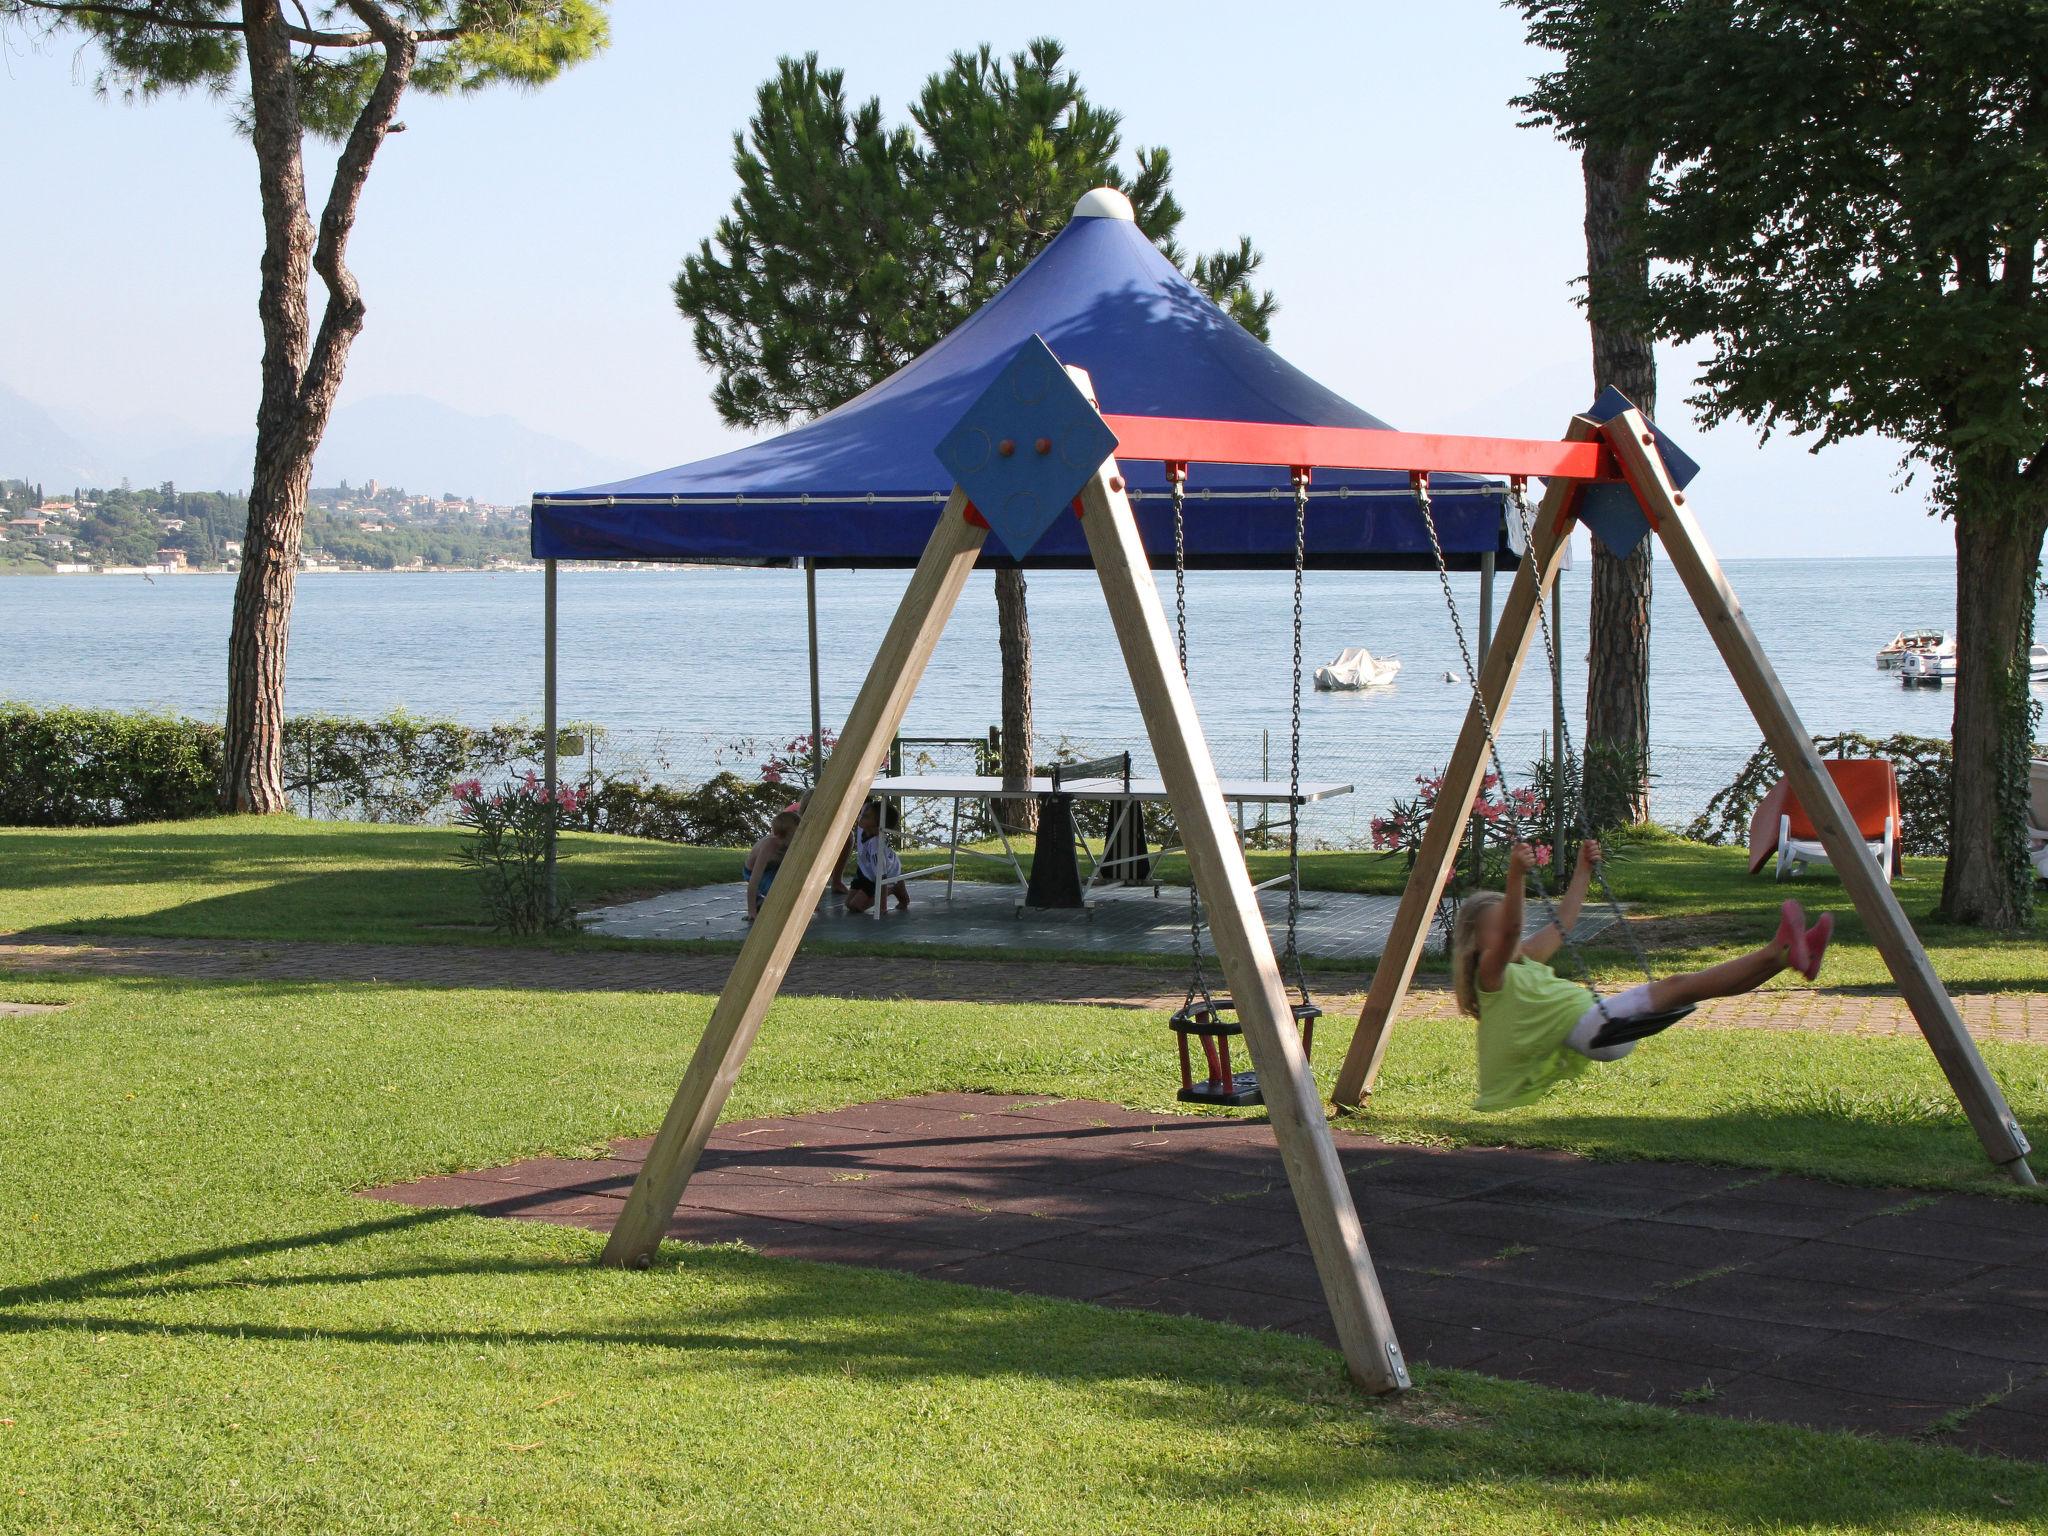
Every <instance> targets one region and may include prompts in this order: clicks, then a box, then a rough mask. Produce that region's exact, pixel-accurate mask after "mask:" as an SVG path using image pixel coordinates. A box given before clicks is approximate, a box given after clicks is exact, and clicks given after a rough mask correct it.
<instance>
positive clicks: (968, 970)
mask: <svg viewBox="0 0 2048 1536" xmlns="http://www.w3.org/2000/svg"><path fill="white" fill-rule="evenodd" d="M732 960H733V957H732V955H731V954H730V953H706V952H704V951H701V950H682V949H678V950H672V951H653V950H599V949H578V950H566V949H513V948H491V949H485V948H477V947H465V946H457V945H429V944H420V945H411V944H324V943H322V944H316V943H284V942H273V941H268V940H259V939H148V938H134V937H129V936H127V935H119V936H115V935H97V934H96V935H86V936H74V935H70V934H51V933H13V934H0V971H8V972H15V973H19V974H31V975H45V974H47V975H61V974H88V975H102V976H164V977H174V978H185V979H188V980H204V981H385V982H396V983H401V984H404V985H408V986H430V987H511V988H522V989H526V988H533V989H541V990H547V991H567V992H591V991H596V992H702V993H712V992H716V991H718V990H719V988H720V987H721V986H722V985H723V984H724V982H725V975H726V972H727V971H728V970H730V969H731V967H732ZM1312 980H1313V981H1314V984H1315V987H1316V991H1317V994H1318V998H1319V1000H1320V1001H1321V1002H1322V1003H1323V1004H1324V1006H1325V1007H1326V1008H1327V1009H1328V1010H1329V1011H1330V1012H1331V1013H1332V1014H1335V1015H1337V1016H1339V1017H1340V1018H1341V1017H1342V1016H1343V1015H1344V1014H1346V1013H1356V1011H1357V1009H1358V1006H1359V1004H1360V1003H1361V1002H1362V1001H1363V1000H1364V995H1365V991H1366V988H1367V987H1368V986H1369V985H1370V984H1371V981H1372V975H1371V972H1370V971H1365V972H1355V971H1344V972H1327V973H1326V972H1317V973H1316V974H1315V976H1314V977H1313V978H1312ZM783 990H784V991H786V992H790V993H793V994H798V995H803V996H813V997H883V998H909V999H913V1000H916V1001H920V1002H970V1003H1046V1002H1050V1003H1076V1004H1091V1005H1097V1006H1102V1007H1111V1008H1146V1009H1170V1008H1175V1007H1178V1006H1179V1005H1180V1002H1181V1000H1182V991H1181V976H1180V973H1179V971H1178V970H1174V969H1163V968H1153V967H1149V966H1134V965H1102V964H1092V963H1089V962H1085V961H1074V962H1071V963H1058V962H1050V963H1049V962H1040V961H1033V962H1031V963H1030V964H1019V963H1017V962H1015V961H1007V960H938V959H896V958H889V957H884V956H879V955H878V956H863V955H843V954H834V955H819V954H799V955H798V956H797V959H796V963H795V965H794V966H792V967H791V969H790V975H789V980H788V981H787V982H786V983H785V985H784V988H783ZM1956 1005H1957V1007H1958V1008H1960V1009H1961V1011H1962V1015H1963V1021H1964V1023H1966V1024H1967V1025H1968V1026H1969V1028H1970V1031H1971V1033H1973V1034H1975V1035H1977V1036H1979V1037H1981V1038H1985V1039H1997V1040H2024V1041H2034V1042H2038V1043H2043V1044H2048V992H1978V993H1964V994H1961V995H1959V996H1958V997H1957V998H1956ZM1453 1011H1454V1009H1453V1007H1452V1004H1451V1000H1450V996H1449V994H1448V993H1447V992H1446V991H1445V990H1444V989H1443V987H1442V986H1441V984H1438V983H1433V982H1431V981H1429V980H1427V979H1424V980H1422V981H1419V982H1418V983H1417V986H1416V990H1415V991H1414V993H1412V994H1411V999H1410V1001H1409V1003H1408V1004H1407V1005H1406V1007H1405V1012H1406V1015H1407V1016H1408V1017H1410V1018H1415V1017H1421V1016H1424V1015H1431V1014H1434V1015H1439V1016H1448V1015H1450V1014H1451V1013H1452V1012H1453ZM1702 1025H1704V1026H1709V1027H1713V1026H1719V1027H1721V1028H1733V1029H1781V1030H1802V1031H1808V1032H1816V1033H1818V1032H1825V1033H1828V1034H1845V1035H1896V1034H1911V1033H1914V1032H1915V1025H1914V1023H1913V1019H1912V1015H1910V1014H1909V1013H1908V1012H1907V1011H1906V1008H1905V1005H1904V1004H1903V1003H1901V1002H1900V1001H1899V999H1898V997H1897V996H1896V995H1894V994H1891V993H1887V992H1879V991H1869V990H1833V989H1826V988H1817V989H1816V988H1804V989H1802V988H1786V989H1782V990H1777V989H1774V990H1772V991H1769V992H1762V993H1757V994H1755V995H1753V996H1750V997H1740V998H1723V999H1720V1000H1718V1001H1716V1002H1711V1003H1708V1004H1706V1005H1705V1006H1704V1007H1702V1008H1701V1009H1700V1011H1699V1013H1698V1015H1696V1016H1695V1018H1694V1020H1693V1021H1692V1024H1691V1025H1689V1026H1688V1027H1698V1026H1702Z"/></svg>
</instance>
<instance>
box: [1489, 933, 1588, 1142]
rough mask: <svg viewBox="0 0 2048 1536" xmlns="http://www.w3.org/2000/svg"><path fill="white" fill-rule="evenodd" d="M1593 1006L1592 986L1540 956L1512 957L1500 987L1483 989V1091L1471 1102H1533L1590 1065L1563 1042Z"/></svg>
mask: <svg viewBox="0 0 2048 1536" xmlns="http://www.w3.org/2000/svg"><path fill="white" fill-rule="evenodd" d="M1592 1006H1593V994H1592V993H1591V992H1589V991H1588V990H1587V989H1586V988H1584V987H1582V986H1580V985H1579V984H1578V983H1577V982H1575V981H1567V980H1565V979H1564V978H1563V977H1562V976H1560V975H1558V974H1557V972H1555V971H1553V970H1552V969H1551V968H1550V967H1549V966H1547V965H1545V964H1544V963H1543V962H1542V961H1540V960H1531V959H1530V958H1529V957H1528V956H1526V955H1523V956H1520V957H1518V958H1517V959H1515V960H1513V961H1511V962H1510V963H1509V965H1508V968H1507V970H1506V971H1505V972H1504V973H1503V974H1502V976H1501V983H1500V990H1499V991H1498V992H1489V991H1487V990H1486V989H1485V988H1484V987H1481V988H1480V989H1479V1031H1478V1033H1479V1097H1478V1098H1477V1099H1475V1100H1473V1102H1472V1107H1473V1108H1474V1109H1482V1110H1486V1109H1515V1108H1517V1107H1519V1106H1520V1105H1523V1104H1533V1103H1535V1102H1536V1101H1537V1100H1538V1099H1540V1098H1542V1097H1543V1095H1544V1094H1546V1093H1548V1092H1549V1091H1550V1090H1551V1089H1552V1088H1555V1087H1556V1086H1557V1085H1558V1084H1559V1083H1561V1082H1563V1081H1564V1080H1565V1079H1566V1078H1570V1077H1577V1076H1578V1075H1579V1074H1580V1073H1581V1072H1583V1071H1585V1070H1586V1068H1587V1067H1589V1066H1591V1065H1592V1062H1591V1061H1590V1060H1589V1059H1588V1058H1587V1057H1584V1056H1581V1055H1580V1054H1579V1053H1578V1052H1577V1051H1574V1050H1568V1049H1567V1048H1566V1047H1565V1043H1564V1042H1565V1037H1566V1036H1567V1035H1569V1034H1570V1033H1571V1032H1572V1026H1573V1025H1575V1024H1577V1023H1578V1022H1579V1019H1580V1018H1581V1017H1582V1016H1583V1015H1584V1014H1585V1012H1586V1010H1587V1009H1588V1008H1591V1007H1592Z"/></svg>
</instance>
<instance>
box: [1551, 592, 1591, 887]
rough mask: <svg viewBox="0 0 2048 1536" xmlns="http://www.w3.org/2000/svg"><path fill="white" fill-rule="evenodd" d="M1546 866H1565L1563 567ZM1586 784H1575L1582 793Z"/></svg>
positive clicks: (1555, 628) (1555, 624)
mask: <svg viewBox="0 0 2048 1536" xmlns="http://www.w3.org/2000/svg"><path fill="white" fill-rule="evenodd" d="M1550 641H1551V651H1550V784H1551V789H1552V795H1551V798H1552V800H1553V801H1555V802H1556V803H1555V804H1554V805H1552V806H1551V809H1550V867H1551V868H1552V869H1569V868H1570V867H1571V861H1570V860H1569V859H1567V858H1566V857H1565V846H1564V795H1563V793H1562V790H1563V788H1564V770H1565V760H1564V568H1563V567H1562V566H1560V567H1559V568H1558V579H1557V581H1556V582H1555V583H1553V584H1552V586H1551V588H1550ZM1585 792H1586V786H1585V784H1584V783H1583V782H1581V783H1580V785H1579V793H1580V794H1581V795H1583V794H1584V793H1585Z"/></svg>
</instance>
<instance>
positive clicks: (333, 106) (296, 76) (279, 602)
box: [0, 0, 606, 811]
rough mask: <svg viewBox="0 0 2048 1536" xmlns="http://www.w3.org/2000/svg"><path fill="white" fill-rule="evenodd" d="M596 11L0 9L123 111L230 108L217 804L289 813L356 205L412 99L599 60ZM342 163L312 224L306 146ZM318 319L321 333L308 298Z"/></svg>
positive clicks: (271, 4) (504, 3)
mask: <svg viewBox="0 0 2048 1536" xmlns="http://www.w3.org/2000/svg"><path fill="white" fill-rule="evenodd" d="M605 4H606V0H340V3H317V0H303V3H301V0H290V3H285V0H118V3H115V0H109V3H105V4H101V3H95V0H0V22H12V23H14V24H16V25H17V26H20V27H23V28H26V29H28V30H30V31H32V32H37V33H42V32H56V31H64V30H68V31H71V32H74V33H77V34H81V35H83V36H84V37H85V38H87V39H89V40H90V41H92V42H93V43H95V44H97V45H98V48H99V52H100V57H101V60H102V70H101V73H100V77H99V85H100V88H101V89H103V90H106V89H115V88H118V89H120V90H121V91H123V92H124V93H125V94H126V95H128V96H129V97H130V98H133V99H145V100H146V99H147V98H149V97H151V96H155V95H157V94H159V93H161V92H164V91H178V90H193V89H198V90H206V91H212V92H215V93H219V94H225V95H229V96H232V97H233V98H235V100H236V103H237V105H236V117H237V121H238V126H239V127H241V128H242V130H243V131H244V132H246V133H247V135H248V138H249V144H250V148H251V150H252V152H253V153H254V155H255V157H256V168H257V187H258V196H259V201H260V204H261V209H262V216H263V256H262V261H261V267H260V272H261V281H260V287H259V291H258V303H257V309H258V314H259V315H260V317H261V319H262V323H263V359H262V379H261V391H260V395H259V403H258V406H257V413H256V460H255V464H254V467H253V469H252V471H251V475H250V490H249V521H248V528H247V530H246V532H245V533H244V536H243V547H242V565H241V573H240V576H239V577H238V578H237V581H236V584H235V605H234V619H233V627H232V630H231V633H230V636H229V641H228V708H227V728H226V738H225V750H224V754H223V767H222V773H221V804H222V806H223V808H225V809H229V810H238V811H282V810H285V809H287V806H286V802H285V794H284V782H283V759H282V751H283V722H284V667H285V642H286V639H287V636H288V633H289V626H290V620H291V605H292V591H293V584H294V578H295V576H296V573H297V565H298V555H299V543H300V538H301V536H302V534H303V531H304V527H305V515H306V488H307V485H308V483H309V481H310V479H311V476H312V468H313V454H314V451H315V450H316V449H317V448H318V447H319V445H320V439H321V437H322V435H323V434H324V433H325V432H326V430H327V421H328V417H329V415H330V413H331V412H332V410H333V407H334V398H335V395H336V393H337V392H338V391H339V389H340V387H341V378H342V371H343V369H344V367H345V366H346V365H347V362H348V354H349V348H350V347H351V345H352V344H353V343H354V341H355V338H356V336H357V335H358V334H359V333H360V332H361V330H362V328H363V317H364V313H365V307H364V301H363V296H362V292H361V290H360V288H358V286H357V284H356V280H355V276H354V274H352V273H351V272H350V271H349V268H348V262H347V254H348V240H349V235H350V233H351V232H352V231H353V230H354V228H355V221H356V214H357V209H358V206H359V204H360V201H361V198H362V192H363V186H364V184H365V182H366V181H367V180H368V178H369V174H370V166H371V163H372V162H373V161H374V160H375V158H376V156H377V152H378V151H379V149H380V148H381V147H382V146H383V144H384V141H385V140H386V139H387V138H388V137H390V136H391V135H393V134H396V133H399V132H401V131H403V129H404V126H405V125H404V124H403V123H401V122H399V121H398V120H397V114H398V107H399V103H400V101H401V100H402V99H403V98H404V96H405V93H406V91H407V90H408V89H417V90H421V91H425V92H429V93H432V94H437V95H439V94H452V93H457V92H468V91H474V90H479V89H482V88H483V87H485V86H488V85H492V84H495V83H499V82H506V83H510V84H514V85H524V86H536V85H541V84H544V83H545V82H547V81H548V80H551V79H553V78H554V77H555V75H557V74H559V73H560V72H561V71H562V70H564V69H566V68H568V67H570V66H571V65H574V64H577V63H580V62H581V61H583V60H584V59H587V58H589V57H590V56H591V55H592V54H594V53H596V52H597V51H598V50H599V49H600V48H602V47H603V46H604V44H605V41H606V20H605ZM309 134H311V135H313V136H315V137H317V138H322V139H330V140H334V141H336V142H338V143H339V144H340V145H341V151H340V155H339V157H338V159H337V161H336V165H335V170H334V177H333V180H332V182H331V183H330V184H329V187H328V190H327V198H326V201H325V203H324V205H323V206H322V208H321V211H320V216H319V219H318V221H317V222H316V221H315V219H314V218H313V215H312V213H311V212H310V210H309V208H308V204H307V199H306V171H305V160H304V145H305V140H306V137H307V135H309ZM316 274H317V275H318V277H319V279H320V282H321V285H322V287H323V289H324V290H325V302H324V303H323V304H322V305H321V306H320V309H319V311H318V316H317V323H316V318H315V309H314V302H313V296H312V293H311V284H312V279H313V277H314V276H315V275H316Z"/></svg>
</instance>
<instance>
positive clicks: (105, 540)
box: [0, 480, 528, 575]
mask: <svg viewBox="0 0 2048 1536" xmlns="http://www.w3.org/2000/svg"><path fill="white" fill-rule="evenodd" d="M248 515H249V507H248V499H247V498H246V497H245V496H243V495H241V494H240V493H239V492H231V491H181V490H179V489H178V488H177V487H176V486H174V485H172V484H170V483H169V482H165V483H164V484H162V485H159V486H155V487H150V488H145V489H136V488H134V487H132V486H129V485H128V484H126V483H125V482H124V483H123V484H122V485H121V486H120V487H119V488H118V489H115V490H106V489H84V488H80V489H76V490H73V491H70V492H69V493H58V494H55V495H52V494H50V493H49V492H48V491H47V490H46V488H45V487H44V486H42V485H39V484H35V483H33V482H30V481H27V480H0V572H6V573H9V574H15V575H23V574H41V573H44V572H49V573H53V574H57V575H74V574H83V573H88V572H129V573H135V574H146V575H165V574H171V575H175V574H178V573H180V572H186V571H232V570H234V569H235V568H236V566H237V565H238V564H239V563H240V560H241V556H242V537H243V530H244V528H245V527H246V526H247V523H248ZM527 549H528V546H527V512H526V508H524V507H506V506H496V505H492V504H491V503H488V502H481V501H477V500H475V499H474V498H471V497H466V496H456V495H453V494H445V495H441V496H422V495H414V494H412V493H409V492H407V491H405V490H403V489H402V488H400V487H397V486H387V485H380V484H379V483H378V482H377V481H375V480H371V481H369V482H367V483H366V484H363V485H360V486H353V485H350V484H349V483H348V482H347V481H343V482H342V483H341V484H340V485H336V486H321V487H315V488H314V489H313V490H312V491H311V492H310V493H309V495H308V498H307V508H306V532H305V539H304V542H303V545H302V547H301V553H300V555H299V566H300V569H302V570H308V571H454V570H463V571H469V570H485V569H502V568H505V567H508V566H520V565H525V564H527V563H528V553H527Z"/></svg>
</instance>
